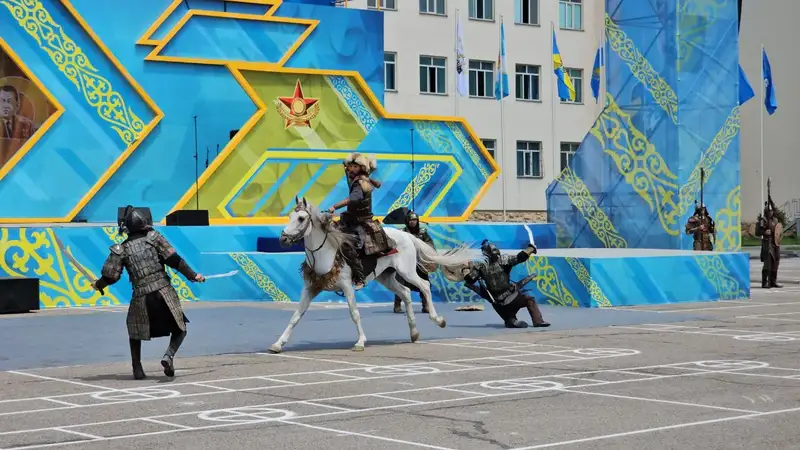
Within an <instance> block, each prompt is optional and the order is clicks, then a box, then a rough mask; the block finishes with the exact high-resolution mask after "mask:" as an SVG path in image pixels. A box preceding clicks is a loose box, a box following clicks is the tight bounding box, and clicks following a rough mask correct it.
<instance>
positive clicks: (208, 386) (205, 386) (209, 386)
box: [192, 381, 236, 392]
mask: <svg viewBox="0 0 800 450" xmlns="http://www.w3.org/2000/svg"><path fill="white" fill-rule="evenodd" d="M206 383H213V381H207V382H206ZM192 385H194V386H200V387H204V388H208V389H216V390H218V391H223V392H236V389H231V388H226V387H222V386H212V385H210V384H204V383H192Z"/></svg>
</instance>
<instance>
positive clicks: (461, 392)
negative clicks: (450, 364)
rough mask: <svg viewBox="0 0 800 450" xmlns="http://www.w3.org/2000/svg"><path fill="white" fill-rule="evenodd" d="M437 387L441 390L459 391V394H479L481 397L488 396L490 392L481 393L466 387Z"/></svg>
mask: <svg viewBox="0 0 800 450" xmlns="http://www.w3.org/2000/svg"><path fill="white" fill-rule="evenodd" d="M437 389H438V390H440V391H450V392H457V393H459V394H467V395H478V396H481V397H486V396H487V395H488V394H483V393H480V392H475V391H468V390H466V389H453V388H443V387H440V388H437Z"/></svg>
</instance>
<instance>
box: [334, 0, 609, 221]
mask: <svg viewBox="0 0 800 450" xmlns="http://www.w3.org/2000/svg"><path fill="white" fill-rule="evenodd" d="M347 6H348V7H349V8H370V9H377V8H380V9H381V10H382V11H384V24H385V25H384V26H385V34H384V35H385V41H384V51H385V61H386V62H385V81H386V92H385V103H386V108H387V110H389V111H391V112H393V113H411V114H432V115H440V116H462V117H465V118H466V119H467V120H468V121H469V123H470V125H472V127H473V128H474V129H475V131H476V133H477V134H478V136H479V137H480V138H481V139H483V142H484V144H485V145H486V147H487V149H488V150H489V151H490V152H491V153H492V154H493V155H494V157H495V159H496V160H497V163H498V164H499V165H500V167H501V169H502V174H501V176H500V178H499V179H498V180H497V182H495V183H494V185H493V186H492V187H491V189H490V190H489V192H488V193H487V194H486V196H485V197H484V198H483V199H482V201H481V203H480V205H479V206H478V210H481V211H502V210H503V209H505V210H507V211H510V212H513V211H544V210H546V208H547V200H546V195H545V190H546V189H547V186H548V185H549V184H550V183H551V182H552V181H553V179H554V177H555V176H556V175H557V174H558V173H560V171H561V168H562V167H563V165H564V164H567V163H568V162H569V160H570V158H571V156H572V154H574V151H575V149H576V148H577V147H578V145H579V144H580V142H581V141H582V140H583V138H584V135H585V134H586V132H587V131H588V129H589V127H591V125H592V123H593V122H594V121H595V119H596V118H597V116H598V114H599V113H600V111H601V109H602V108H601V104H600V103H597V102H596V101H595V99H594V97H593V96H592V90H591V87H590V80H591V75H592V67H593V64H594V58H595V53H596V51H597V48H598V46H599V44H600V40H601V33H602V30H603V17H604V14H605V11H604V2H597V1H591V2H590V1H586V0H349V1H348V5H347ZM459 17H460V21H461V26H462V29H463V39H464V53H465V54H466V58H467V61H468V70H469V95H468V96H464V97H462V96H459V95H458V93H457V89H456V68H455V64H456V56H455V46H456V21H457V18H459ZM501 18H502V22H503V24H504V28H505V46H506V67H507V70H508V75H509V91H510V95H509V96H508V97H506V98H505V99H504V100H503V102H502V119H503V120H502V127H501V103H500V102H499V101H497V100H496V99H495V98H494V71H495V67H496V64H497V60H498V51H499V45H500V44H499V42H500V21H501ZM551 24H552V27H553V28H554V29H555V32H556V38H557V41H558V47H559V50H560V53H561V57H562V61H563V64H564V67H565V68H566V69H567V70H568V73H569V74H570V75H571V77H572V79H573V83H574V84H575V89H576V98H575V101H573V102H562V101H560V100H559V99H558V98H557V96H556V91H555V90H556V77H555V75H554V74H553V67H552V34H551ZM601 95H602V92H601ZM504 191H505V193H504ZM504 194H505V195H504Z"/></svg>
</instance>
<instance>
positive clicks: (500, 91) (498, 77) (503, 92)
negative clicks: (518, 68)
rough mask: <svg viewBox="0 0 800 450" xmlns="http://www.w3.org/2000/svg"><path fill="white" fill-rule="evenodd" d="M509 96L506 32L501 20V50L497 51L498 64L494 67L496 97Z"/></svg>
mask: <svg viewBox="0 0 800 450" xmlns="http://www.w3.org/2000/svg"><path fill="white" fill-rule="evenodd" d="M505 97H508V67H507V66H506V33H505V27H504V26H503V22H502V20H501V21H500V50H499V51H498V52H497V66H496V67H495V69H494V98H496V99H497V100H502V99H503V98H505Z"/></svg>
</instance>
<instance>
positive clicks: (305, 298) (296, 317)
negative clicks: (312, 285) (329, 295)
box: [269, 285, 316, 353]
mask: <svg viewBox="0 0 800 450" xmlns="http://www.w3.org/2000/svg"><path fill="white" fill-rule="evenodd" d="M314 297H316V294H312V293H311V291H310V290H309V289H308V285H304V286H303V292H302V294H301V295H300V303H299V304H298V305H297V309H296V310H295V312H294V314H293V315H292V318H291V320H289V325H287V326H286V330H284V332H283V334H282V335H281V337H280V338H279V339H278V340H277V341H276V342H275V343H274V344H272V346H270V348H269V351H270V352H271V353H280V352H281V351H283V346H284V345H286V343H287V342H289V336H291V335H292V330H293V329H294V327H295V326H296V325H297V322H300V319H302V318H303V315H304V314H305V313H306V311H308V307H309V306H310V305H311V301H312V300H314Z"/></svg>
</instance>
